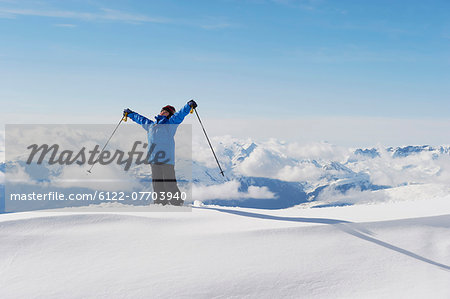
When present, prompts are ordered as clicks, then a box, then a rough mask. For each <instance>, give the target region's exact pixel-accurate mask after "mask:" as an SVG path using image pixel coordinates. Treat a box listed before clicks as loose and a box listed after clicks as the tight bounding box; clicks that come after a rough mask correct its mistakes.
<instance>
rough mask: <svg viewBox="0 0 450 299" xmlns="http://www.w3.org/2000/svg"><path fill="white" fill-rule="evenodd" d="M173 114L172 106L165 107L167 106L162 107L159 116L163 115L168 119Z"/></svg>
mask: <svg viewBox="0 0 450 299" xmlns="http://www.w3.org/2000/svg"><path fill="white" fill-rule="evenodd" d="M174 113H175V108H174V107H173V106H170V105H167V106H164V107H162V109H161V112H160V113H159V115H164V116H166V117H168V118H170V117H171V116H172V115H173V114H174Z"/></svg>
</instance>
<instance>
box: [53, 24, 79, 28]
mask: <svg viewBox="0 0 450 299" xmlns="http://www.w3.org/2000/svg"><path fill="white" fill-rule="evenodd" d="M54 26H56V27H64V28H75V27H77V25H75V24H55V25H54Z"/></svg>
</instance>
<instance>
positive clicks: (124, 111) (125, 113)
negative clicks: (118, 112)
mask: <svg viewBox="0 0 450 299" xmlns="http://www.w3.org/2000/svg"><path fill="white" fill-rule="evenodd" d="M131 113H134V111H133V110H130V109H129V108H127V109H124V110H123V116H125V115H128V114H131Z"/></svg>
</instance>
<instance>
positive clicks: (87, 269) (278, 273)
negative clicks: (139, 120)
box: [0, 196, 450, 298]
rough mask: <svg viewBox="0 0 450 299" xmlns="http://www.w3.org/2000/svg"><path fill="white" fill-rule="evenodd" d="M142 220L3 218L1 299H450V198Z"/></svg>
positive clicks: (202, 210) (49, 215)
mask: <svg viewBox="0 0 450 299" xmlns="http://www.w3.org/2000/svg"><path fill="white" fill-rule="evenodd" d="M139 209H141V210H139V211H137V210H136V208H134V209H133V211H132V212H111V213H92V212H88V211H86V210H83V209H82V208H78V209H77V208H74V209H70V212H50V211H43V212H26V213H14V214H1V215H0V252H1V253H2V254H1V256H0V290H1V297H2V298H24V297H25V298H80V297H83V298H125V297H127V298H129V297H133V298H135V297H138V298H143V297H152V298H153V297H171V298H180V297H183V298H192V297H195V298H211V297H242V296H245V297H251V298H256V297H262V298H269V297H271V298H278V297H295V298H375V297H376V298H449V297H450V284H449V281H450V238H449V236H450V196H442V197H439V198H432V199H418V200H409V201H389V202H383V203H372V204H364V205H363V204H361V205H354V206H347V207H330V208H320V209H318V208H314V209H313V208H304V207H302V206H297V207H292V208H289V209H284V210H258V209H245V208H231V207H227V208H225V207H219V206H207V205H202V204H201V203H200V202H197V203H196V204H195V206H194V207H193V208H192V212H184V213H179V212H147V211H146V209H147V208H146V207H140V208H139Z"/></svg>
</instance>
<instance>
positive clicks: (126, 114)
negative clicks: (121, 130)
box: [123, 112, 128, 122]
mask: <svg viewBox="0 0 450 299" xmlns="http://www.w3.org/2000/svg"><path fill="white" fill-rule="evenodd" d="M127 119H128V113H127V112H125V114H124V116H123V121H125V122H126V121H127Z"/></svg>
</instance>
